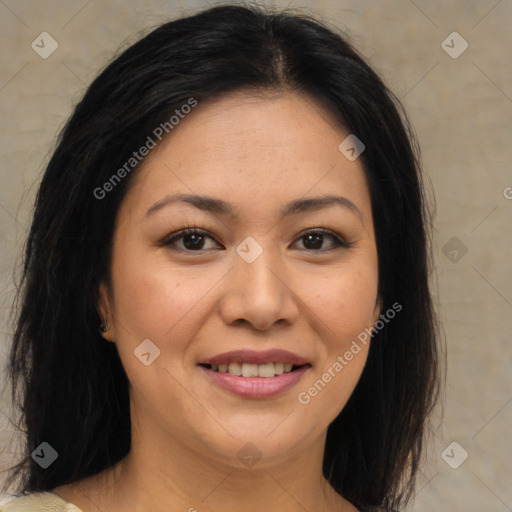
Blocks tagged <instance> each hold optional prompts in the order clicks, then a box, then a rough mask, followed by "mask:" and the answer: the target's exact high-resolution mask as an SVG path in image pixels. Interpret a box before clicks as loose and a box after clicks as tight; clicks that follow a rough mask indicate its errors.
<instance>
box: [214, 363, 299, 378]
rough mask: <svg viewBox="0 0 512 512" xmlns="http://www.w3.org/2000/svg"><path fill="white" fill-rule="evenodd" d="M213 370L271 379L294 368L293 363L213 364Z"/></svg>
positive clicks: (238, 375)
mask: <svg viewBox="0 0 512 512" xmlns="http://www.w3.org/2000/svg"><path fill="white" fill-rule="evenodd" d="M211 367H212V370H214V371H218V372H220V373H230V374H231V375H236V376H237V377H240V376H241V377H263V378H270V377H275V376H276V375H282V374H283V373H285V372H290V371H291V370H292V368H293V365H292V364H291V363H265V364H251V363H229V365H228V364H212V365H211Z"/></svg>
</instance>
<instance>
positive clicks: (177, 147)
mask: <svg viewBox="0 0 512 512" xmlns="http://www.w3.org/2000/svg"><path fill="white" fill-rule="evenodd" d="M348 135H349V134H348V133H346V132H344V131H342V130H341V129H340V128H338V127H337V126H336V125H335V123H334V121H333V120H332V119H331V118H330V116H329V113H328V112H326V111H325V110H323V109H322V107H320V106H319V105H317V104H316V103H315V102H314V101H313V100H311V99H310V98H305V97H301V96H298V95H295V94H291V93H287V94H281V95H277V94H276V95H274V96H248V95H243V94H240V93H239V94H236V95H234V94H233V95H230V96H226V97H224V98H223V99H220V100H217V101H215V102H211V101H210V102H208V103H204V104H201V103H199V105H198V106H197V107H196V108H195V109H194V110H193V111H192V112H191V113H190V114H189V115H188V117H185V118H184V119H182V120H181V121H180V123H179V125H178V126H176V127H175V128H174V130H173V131H172V132H171V135H170V137H169V138H168V139H167V140H166V141H165V143H164V144H162V145H161V146H160V147H158V148H157V149H154V150H152V151H153V152H152V153H150V155H149V157H148V158H147V160H146V162H145V164H144V166H143V167H142V168H141V169H140V170H139V171H138V172H139V174H138V175H137V179H136V180H135V181H134V182H133V183H132V186H131V188H130V189H129V191H128V193H127V195H126V197H125V199H124V201H123V203H122V205H121V207H120V210H119V213H118V219H117V225H116V231H115V237H114V249H113V259H112V267H111V268H112V288H111V290H110V293H106V288H105V287H103V286H102V288H101V292H102V297H103V301H102V303H101V304H102V306H101V307H102V311H104V312H105V317H106V319H107V321H108V323H109V325H110V326H111V327H110V329H109V331H108V332H107V333H106V334H105V337H107V338H108V339H110V340H112V341H115V343H116V345H117V349H118V351H119V354H120V357H121V360H122V363H123V366H124V368H125V370H126V372H127V375H128V378H129V381H130V400H131V407H132V422H136V424H137V425H138V426H139V427H140V430H139V431H140V432H143V433H144V434H143V436H146V437H145V439H146V440H147V443H148V445H149V444H150V443H151V440H152V439H157V438H159V437H160V438H161V439H174V440H176V441H178V442H179V443H180V445H181V446H182V447H185V448H186V449H189V450H192V451H193V452H195V453H198V454H200V455H203V456H205V457H209V458H211V459H215V460H217V461H221V462H225V463H227V464H230V465H232V466H239V467H242V465H244V464H245V465H246V466H247V465H248V462H247V461H248V460H250V458H251V456H252V457H255V456H257V457H260V456H261V457H262V459H261V460H260V462H259V464H261V465H263V464H270V463H271V461H273V462H276V461H279V460H286V458H287V457H290V456H293V454H294V453H300V451H301V450H304V449H305V448H306V447H308V446H309V447H311V446H312V445H314V444H315V443H316V444H317V445H318V446H319V445H320V443H323V442H324V436H325V433H326V429H327V427H328V425H329V423H330V422H331V421H332V420H333V419H334V418H335V417H336V416H337V415H338V414H339V412H340V411H341V410H342V409H343V407H344V405H345V403H346V402H347V400H348V398H349V396H350V394H351V393H352V391H353V389H354V387H355V385H356V383H357V381H358V379H359V377H360V375H361V372H362V370H363V367H364V365H365V361H366V358H367V353H368V347H369V345H368V343H366V344H365V343H362V342H361V340H362V339H367V338H368V336H366V338H365V336H364V335H361V334H362V333H364V332H365V329H370V328H371V327H372V325H373V324H374V323H375V321H376V320H377V318H378V316H379V310H378V305H377V283H378V272H377V251H376V245H375V237H374V228H373V222H372V214H371V204H370V196H369V191H368V188H367V184H366V181H365V176H364V173H363V168H362V165H361V163H360V160H359V159H356V160H354V161H351V160H349V159H347V158H346V157H345V156H344V154H343V153H342V152H340V150H339V149H338V146H339V144H340V143H341V142H342V141H343V140H344V139H345V138H346V137H347V136H348ZM179 196H183V197H182V198H181V199H180V197H179ZM185 196H186V197H185ZM199 196H201V197H199ZM322 198H329V199H328V200H325V201H324V203H321V202H320V201H319V200H320V199H322ZM336 198H337V199H336ZM104 200H105V201H107V200H108V196H107V198H105V199H104ZM189 226H191V227H194V228H196V229H197V230H199V231H200V233H199V234H186V233H185V234H183V233H182V231H183V230H184V229H186V228H187V227H189ZM180 232H181V235H180ZM358 336H359V339H358ZM148 340H150V341H148ZM358 349H359V350H358ZM291 365H293V367H292V369H293V371H288V370H290V366H291ZM226 371H228V372H229V373H225V372H226ZM240 372H241V373H242V374H243V375H239V373H240ZM256 375H258V376H256ZM248 443H250V444H248ZM322 446H323V445H322ZM245 457H249V459H246V458H245ZM271 458H272V459H271Z"/></svg>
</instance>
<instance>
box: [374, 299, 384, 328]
mask: <svg viewBox="0 0 512 512" xmlns="http://www.w3.org/2000/svg"><path fill="white" fill-rule="evenodd" d="M381 311H382V300H381V298H380V297H377V300H376V301H375V308H374V309H373V324H372V325H375V323H376V322H377V320H378V319H379V318H380V313H381Z"/></svg>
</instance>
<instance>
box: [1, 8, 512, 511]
mask: <svg viewBox="0 0 512 512" xmlns="http://www.w3.org/2000/svg"><path fill="white" fill-rule="evenodd" d="M232 3H237V2H232ZM213 4H215V2H210V5H213ZM267 4H272V5H276V6H283V7H284V6H289V7H297V8H303V9H304V10H305V11H306V12H310V13H311V14H313V15H315V16H317V17H319V18H320V19H322V20H324V21H329V22H330V23H332V24H333V25H334V26H336V27H339V28H340V29H341V30H343V31H345V32H346V33H347V34H348V35H349V37H350V39H351V40H352V42H353V43H354V44H355V45H356V47H357V48H359V49H360V50H361V51H362V53H363V54H364V55H365V56H366V57H367V58H368V59H369V60H370V62H371V63H372V64H373V66H374V67H375V68H376V69H377V70H378V71H379V72H380V73H381V74H382V75H383V77H384V78H385V80H386V81H387V82H388V84H389V85H390V87H391V88H392V90H393V91H394V92H395V93H396V94H397V95H398V96H399V97H400V98H401V99H402V100H403V102H404V104H405V107H406V109H407V111H408V113H409V115H410V117H411V119H412V122H413V124H414V127H415V129H416V132H417V134H418V137H419V141H420V144H421V146H422V149H423V161H424V166H425V169H426V172H427V174H428V176H429V177H430V180H431V182H432V188H433V190H434V193H435V196H436V201H437V217H436V231H435V233H434V239H435V255H436V269H437V277H436V279H435V280H434V285H435V290H436V291H435V293H436V297H437V302H438V308H439V311H440V315H441V320H442V321H443V324H444V331H445V336H446V345H447V361H448V374H447V383H446V390H445V395H444V418H443V420H442V422H441V421H438V428H437V429H436V432H435V435H434V436H432V438H431V441H430V442H429V445H428V446H429V454H430V456H429V461H428V464H425V466H424V468H423V474H422V477H421V481H420V484H419V486H418V491H419V492H418V493H417V496H416V500H415V503H414V504H412V506H411V507H410V510H413V511H418V512H426V511H432V510H435V511H438V512H448V511H450V512H453V511H455V510H457V511H458V510H464V511H479V512H480V511H484V510H485V511H486V512H502V511H507V510H512V483H511V482H512V470H511V468H512V463H511V459H512V442H511V436H510V431H511V427H512V403H511V402H512V379H511V377H510V373H511V371H510V370H511V366H512V350H511V341H510V339H511V335H510V332H511V327H510V324H511V322H510V320H511V319H512V272H511V271H510V263H511V260H512V259H511V257H512V241H511V226H512V222H511V219H512V188H507V187H512V172H511V164H512V149H511V147H512V144H511V136H512V66H511V57H510V49H511V48H512V30H510V28H511V27H512V2H511V1H510V0H501V1H497V0H478V1H476V0H473V1H464V0H458V1H451V2H444V1H441V0H439V1H426V0H416V1H415V2H413V1H411V0H389V1H386V2H376V1H374V2H369V1H363V0H358V1H356V0H353V1H348V0H347V1H338V0H318V1H314V0H304V1H302V2H295V1H293V0H292V1H279V2H273V3H272V2H267ZM207 5H208V2H206V1H201V0H197V1H186V0H183V1H177V0H174V1H173V0H168V1H163V0H147V1H142V0H138V1H131V2H129V3H128V2H123V1H121V0H108V1H102V2H100V1H99V0H92V1H89V2H88V1H87V0H71V1H66V2H64V1H61V2H58V1H46V2H30V1H15V0H3V1H0V34H1V36H0V38H1V39H0V40H1V49H0V69H1V73H0V109H1V118H0V134H1V137H0V144H1V147H0V155H1V165H0V240H1V248H2V250H1V257H0V297H1V300H0V306H1V314H2V334H1V338H0V342H1V343H0V346H1V353H0V357H1V358H2V362H3V360H4V359H5V354H6V352H7V348H8V344H9V342H10V331H11V327H10V326H9V323H8V313H9V307H10V304H11V302H12V298H13V290H14V284H13V269H14V265H15V262H16V258H17V256H19V254H20V250H21V247H22V243H23V241H24V238H25V236H26V229H27V226H28V223H29V216H30V210H31V207H32V203H33V199H34V194H35V191H36V189H37V184H38V181H39V179H40V177H41V173H42V170H43V169H44V165H45V163H46V162H47V161H48V158H49V155H50V153H51V149H52V145H53V144H54V142H55V140H56V134H57V131H58V130H59V129H60V128H61V126H62V124H63V122H64V121H65V120H66V118H67V117H68V115H69V114H70V112H71V109H72V106H73V105H74V104H75V103H76V101H77V100H78V99H79V98H80V97H81V95H82V93H83V91H84V89H85V88H86V86H87V85H88V84H89V83H90V82H91V80H92V79H93V77H94V76H95V75H96V74H97V72H98V70H99V69H100V68H102V67H103V66H104V65H105V64H106V63H107V62H108V61H109V60H110V59H111V57H112V56H113V54H114V53H115V52H116V51H117V50H118V49H119V48H120V47H121V46H122V47H124V46H126V45H128V44H130V43H133V42H134V41H135V40H137V39H138V38H139V37H140V35H138V32H139V31H140V30H147V29H149V28H150V27H153V26H155V25H157V24H160V23H162V22H163V21H165V20H168V19H172V18H175V17H179V16H181V15H184V14H192V13H194V12H196V11H197V10H199V9H201V8H203V7H206V6H207ZM43 31H46V32H49V33H50V34H51V35H52V37H53V38H55V40H56V41H57V42H58V44H59V47H58V49H57V50H56V51H55V53H53V54H52V55H51V56H50V57H49V58H48V59H42V58H41V57H40V56H39V55H38V54H36V52H35V51H34V50H33V49H32V48H31V42H32V41H33V40H34V39H35V38H36V37H37V36H38V35H39V34H40V33H41V32H43ZM454 31H456V32H458V33H459V34H460V35H461V36H462V37H463V38H464V40H466V41H467V43H468V45H469V46H468V48H467V50H466V51H465V52H464V53H462V54H461V55H460V56H459V57H458V58H452V57H450V56H449V55H448V54H447V53H446V51H445V50H444V49H443V47H442V42H443V41H444V40H445V39H446V38H447V37H448V36H449V35H450V34H451V33H452V32H454ZM451 39H453V37H451V38H448V40H447V44H448V45H450V46H454V48H453V49H452V50H451V51H455V50H458V49H460V48H462V47H461V46H460V41H459V40H457V39H454V41H453V43H452V41H451ZM453 237H457V239H458V240H459V241H454V240H452V239H453ZM450 240H451V242H450ZM447 243H448V246H447V247H446V248H445V246H446V244H447ZM461 243H462V244H464V246H465V247H467V253H465V254H464V255H463V256H462V257H461V255H462V251H461V249H460V247H461V245H460V244H461ZM454 244H455V245H454ZM457 244H459V246H457ZM443 250H444V252H443ZM454 251H455V252H454ZM445 253H446V254H445ZM457 259H458V261H456V260H457ZM7 391H8V388H4V392H3V393H4V398H3V401H2V404H1V405H2V411H3V413H2V415H1V419H2V421H1V424H0V427H1V428H2V430H3V433H2V438H1V439H0V443H1V445H2V446H3V450H2V457H1V464H0V465H1V468H0V469H2V470H3V469H5V468H6V467H7V465H8V464H9V463H10V461H11V460H12V457H13V452H15V447H16V442H17V440H19V438H20V436H19V435H16V432H13V429H12V427H10V426H9V424H8V422H7V420H6V416H7V415H8V414H9V404H8V394H7ZM454 441H455V442H457V443H458V444H459V445H460V446H461V447H462V448H460V447H458V446H456V447H455V449H454V451H453V452H452V451H451V448H450V449H449V450H448V452H447V453H448V455H449V456H448V457H447V460H449V461H450V462H451V463H452V465H453V461H457V460H458V459H459V457H460V454H461V453H463V452H462V451H461V450H462V449H464V450H465V451H467V453H468V454H469V456H468V458H467V460H465V462H464V463H463V464H461V465H460V467H458V468H457V469H453V468H452V467H450V466H449V465H448V464H447V463H446V462H445V460H444V459H443V458H442V457H441V453H442V452H443V450H444V449H445V448H446V447H447V446H448V445H450V443H452V442H454ZM312 512H313V511H312Z"/></svg>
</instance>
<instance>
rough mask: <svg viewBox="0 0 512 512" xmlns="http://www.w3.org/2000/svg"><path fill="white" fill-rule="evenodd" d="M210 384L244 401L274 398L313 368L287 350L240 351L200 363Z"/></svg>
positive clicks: (303, 359)
mask: <svg viewBox="0 0 512 512" xmlns="http://www.w3.org/2000/svg"><path fill="white" fill-rule="evenodd" d="M198 366H199V367H200V368H201V369H202V370H203V371H204V374H205V375H206V376H207V377H208V378H209V380H210V382H213V383H214V384H216V385H218V386H220V387H221V388H223V389H224V390H228V391H230V392H231V393H234V394H236V395H239V396H242V397H244V398H253V399H263V398H272V397H275V396H278V395H280V394H281V393H284V392H285V391H286V390H288V389H290V388H291V387H293V386H295V385H296V384H297V382H298V381H299V380H300V379H301V378H302V376H303V375H304V374H305V373H306V372H307V371H308V369H309V368H311V367H312V365H311V363H309V362H308V361H307V360H306V359H305V358H303V357H300V356H298V355H296V354H293V353H291V352H288V351H284V350H267V351H264V352H259V351H250V350H238V351H232V352H226V353H224V354H219V355H217V356H215V357H212V358H210V359H207V360H203V361H201V362H200V363H198Z"/></svg>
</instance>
